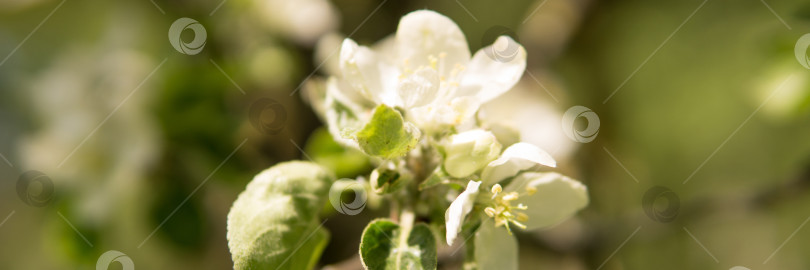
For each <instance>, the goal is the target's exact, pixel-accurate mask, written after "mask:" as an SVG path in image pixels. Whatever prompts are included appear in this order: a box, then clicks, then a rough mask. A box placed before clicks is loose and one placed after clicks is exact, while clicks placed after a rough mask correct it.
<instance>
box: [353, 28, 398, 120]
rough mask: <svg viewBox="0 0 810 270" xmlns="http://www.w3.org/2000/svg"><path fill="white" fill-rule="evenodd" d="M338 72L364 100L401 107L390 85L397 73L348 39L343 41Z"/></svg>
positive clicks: (368, 50) (371, 53)
mask: <svg viewBox="0 0 810 270" xmlns="http://www.w3.org/2000/svg"><path fill="white" fill-rule="evenodd" d="M340 70H341V73H342V75H343V78H344V79H345V80H346V81H347V82H348V83H349V84H350V85H351V86H353V87H354V88H356V89H357V90H358V91H359V92H360V93H362V94H363V95H364V96H365V97H366V98H368V99H370V100H373V101H375V102H377V103H385V104H387V105H389V106H400V105H401V104H400V103H401V102H400V101H399V96H398V95H397V93H396V89H395V88H394V87H393V86H392V85H390V83H391V82H392V80H393V78H396V77H397V72H396V71H395V70H394V67H392V66H390V65H388V64H386V63H385V61H380V59H379V57H378V56H377V54H376V53H375V52H374V51H372V50H371V49H369V48H368V47H366V46H359V45H357V43H356V42H354V40H351V39H349V38H347V39H345V40H343V45H341V48H340Z"/></svg>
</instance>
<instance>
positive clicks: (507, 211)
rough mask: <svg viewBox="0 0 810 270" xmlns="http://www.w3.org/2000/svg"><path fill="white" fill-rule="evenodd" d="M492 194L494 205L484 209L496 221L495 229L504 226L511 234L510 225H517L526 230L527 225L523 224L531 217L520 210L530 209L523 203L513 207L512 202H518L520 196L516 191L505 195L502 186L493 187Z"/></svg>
mask: <svg viewBox="0 0 810 270" xmlns="http://www.w3.org/2000/svg"><path fill="white" fill-rule="evenodd" d="M491 192H492V203H491V204H490V206H488V207H487V208H485V209H484V213H486V214H487V216H489V217H491V218H494V219H495V227H498V226H504V227H506V230H507V231H509V234H511V233H512V229H511V228H510V227H509V224H512V225H515V226H517V227H518V228H521V229H526V225H524V224H523V223H522V222H526V221H527V220H529V216H527V215H526V214H525V213H523V212H521V211H519V210H526V209H527V208H528V207H527V206H526V205H523V204H522V203H521V204H518V205H514V206H513V205H512V202H513V201H515V200H517V199H518V198H519V197H520V194H518V193H517V192H514V191H513V192H507V193H504V192H503V188H502V187H501V185H500V184H495V185H494V186H492V190H491ZM529 193H530V194H531V193H532V192H531V191H529Z"/></svg>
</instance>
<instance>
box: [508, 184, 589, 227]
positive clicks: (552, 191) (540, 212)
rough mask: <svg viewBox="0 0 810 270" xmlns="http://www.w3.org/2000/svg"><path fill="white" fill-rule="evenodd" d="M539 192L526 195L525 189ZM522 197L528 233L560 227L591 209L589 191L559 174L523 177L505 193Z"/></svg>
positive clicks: (521, 201)
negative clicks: (589, 207)
mask: <svg viewBox="0 0 810 270" xmlns="http://www.w3.org/2000/svg"><path fill="white" fill-rule="evenodd" d="M527 188H532V189H534V190H536V192H535V193H534V194H532V195H528V194H526V193H527V192H526V189H527ZM512 191H515V192H518V193H520V194H522V195H521V196H520V197H519V198H518V199H517V201H516V202H517V203H522V204H524V205H526V206H527V207H528V208H527V209H526V210H525V211H524V212H525V213H526V214H527V215H528V216H529V220H528V221H526V222H524V224H525V225H526V230H535V229H540V228H546V227H550V226H554V225H557V224H558V223H560V222H562V221H564V220H566V219H568V218H569V217H571V216H573V215H574V214H575V213H576V212H577V211H579V210H581V209H582V208H585V206H587V205H588V188H587V187H585V185H583V184H582V183H580V182H578V181H576V180H573V179H571V178H569V177H567V176H564V175H561V174H558V173H554V172H551V173H524V174H521V175H520V176H518V177H517V178H515V180H513V181H512V183H510V184H509V185H508V186H507V187H506V188H505V189H504V192H512ZM523 194H526V195H523Z"/></svg>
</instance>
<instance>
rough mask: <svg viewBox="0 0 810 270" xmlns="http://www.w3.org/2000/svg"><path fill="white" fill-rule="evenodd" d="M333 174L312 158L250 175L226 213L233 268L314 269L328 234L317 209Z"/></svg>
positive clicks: (325, 196) (322, 200) (321, 202)
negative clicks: (315, 162)
mask: <svg viewBox="0 0 810 270" xmlns="http://www.w3.org/2000/svg"><path fill="white" fill-rule="evenodd" d="M331 183H332V177H331V176H330V175H329V174H328V173H327V172H326V171H325V170H324V169H323V168H321V167H320V166H318V165H315V164H313V163H310V162H301V161H293V162H285V163H279V164H278V165H276V166H273V167H271V168H270V169H267V170H265V171H263V172H261V173H259V174H258V175H256V177H254V178H253V180H252V181H251V182H250V183H249V184H248V186H247V189H246V190H245V191H244V192H242V194H240V195H239V198H237V199H236V201H235V202H234V204H233V207H232V208H231V211H230V213H228V233H227V237H228V247H229V248H230V250H231V257H232V259H233V262H234V269H312V267H314V266H315V263H316V262H317V261H318V258H319V257H320V254H321V252H322V251H323V248H324V247H325V246H326V243H327V242H328V239H329V233H328V232H327V231H326V230H325V229H323V228H322V227H321V224H322V223H320V222H319V220H318V212H319V210H320V209H321V207H322V205H323V204H324V203H325V201H324V200H325V198H327V197H328V196H327V194H328V192H329V187H330V185H331Z"/></svg>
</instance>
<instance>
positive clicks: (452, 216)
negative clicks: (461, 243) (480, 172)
mask: <svg viewBox="0 0 810 270" xmlns="http://www.w3.org/2000/svg"><path fill="white" fill-rule="evenodd" d="M479 186H481V182H479V181H470V182H468V183H467V189H466V190H464V192H462V193H461V194H459V195H458V197H457V198H456V199H455V200H453V202H452V203H450V207H448V208H447V212H444V221H445V224H446V225H447V235H446V240H447V245H452V244H453V240H455V239H456V236H457V235H458V232H459V231H461V222H463V221H464V218H466V217H467V214H469V213H470V210H472V207H473V202H474V201H475V196H476V195H478V187H479Z"/></svg>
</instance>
